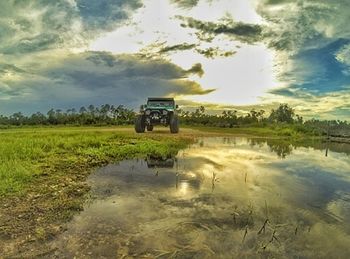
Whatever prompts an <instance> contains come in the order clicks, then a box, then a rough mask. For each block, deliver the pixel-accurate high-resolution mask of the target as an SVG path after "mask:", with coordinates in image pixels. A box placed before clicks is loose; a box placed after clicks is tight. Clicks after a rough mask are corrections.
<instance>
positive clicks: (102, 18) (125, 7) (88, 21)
mask: <svg viewBox="0 0 350 259" xmlns="http://www.w3.org/2000/svg"><path fill="white" fill-rule="evenodd" d="M76 2H77V6H78V9H79V13H80V15H81V17H82V19H83V22H84V25H85V27H86V29H88V30H91V29H92V30H111V29H113V28H114V27H115V25H116V23H119V22H120V21H122V20H127V19H128V18H129V16H130V14H132V13H133V11H134V10H136V9H138V8H140V7H142V6H143V5H142V1H141V0H77V1H76Z"/></svg>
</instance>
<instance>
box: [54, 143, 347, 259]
mask: <svg viewBox="0 0 350 259" xmlns="http://www.w3.org/2000/svg"><path fill="white" fill-rule="evenodd" d="M303 145H304V146H299V147H297V146H292V145H290V144H288V143H287V144H286V143H279V142H276V141H274V140H269V141H266V140H256V139H255V140H254V139H247V138H202V139H199V141H198V143H197V144H195V145H192V146H191V147H189V148H188V149H185V150H183V151H181V152H179V154H178V155H177V156H176V157H174V158H171V157H168V158H163V159H156V158H154V157H148V158H147V159H145V160H127V161H123V162H121V163H119V164H117V165H109V166H107V167H104V168H101V169H100V170H98V171H97V172H96V173H94V174H93V175H91V177H90V178H89V182H90V184H91V186H92V192H91V193H92V196H93V199H92V200H91V202H89V203H88V204H87V205H86V206H85V209H84V211H83V212H82V213H81V214H79V215H77V216H76V217H75V218H74V219H73V220H72V222H70V223H69V225H68V230H67V231H66V232H65V233H64V234H63V235H62V236H60V237H59V239H58V240H56V241H55V242H54V244H53V246H54V247H56V248H57V252H56V255H57V256H58V257H74V256H75V257H78V258H80V257H86V256H90V257H108V258H110V257H114V258H123V257H124V258H128V257H136V258H143V257H145V258H169V257H173V258H213V257H215V258H218V257H219V258H232V256H234V257H247V256H249V257H278V258H281V257H302V258H305V257H316V258H347V257H348V256H349V255H350V159H349V158H350V157H349V154H350V151H349V146H346V145H337V144H333V145H331V146H329V150H328V154H327V157H325V150H326V149H325V148H326V147H325V145H324V144H322V143H314V144H311V145H306V144H303Z"/></svg>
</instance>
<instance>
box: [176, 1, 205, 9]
mask: <svg viewBox="0 0 350 259" xmlns="http://www.w3.org/2000/svg"><path fill="white" fill-rule="evenodd" d="M171 2H172V3H174V4H177V5H178V6H179V7H182V8H185V9H189V8H192V7H194V6H196V5H197V4H198V2H199V0H171Z"/></svg>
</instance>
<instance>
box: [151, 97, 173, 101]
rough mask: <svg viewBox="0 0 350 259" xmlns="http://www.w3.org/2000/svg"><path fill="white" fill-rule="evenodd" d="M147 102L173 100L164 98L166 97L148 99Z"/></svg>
mask: <svg viewBox="0 0 350 259" xmlns="http://www.w3.org/2000/svg"><path fill="white" fill-rule="evenodd" d="M148 101H174V98H166V97H149V98H148Z"/></svg>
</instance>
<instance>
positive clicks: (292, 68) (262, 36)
mask: <svg viewBox="0 0 350 259" xmlns="http://www.w3.org/2000/svg"><path fill="white" fill-rule="evenodd" d="M0 1H1V8H0V114H9V113H13V112H17V111H22V112H24V113H32V112H36V111H42V112H45V111H47V110H48V109H49V108H51V107H54V108H61V109H67V108H72V107H75V108H79V107H80V106H83V105H85V106H87V105H89V104H94V105H100V104H103V103H110V104H124V105H126V106H128V107H137V106H139V104H141V103H143V102H144V100H145V99H146V98H147V96H174V97H176V99H177V100H178V102H179V103H180V104H181V106H182V107H183V108H186V107H187V108H190V107H197V106H199V105H205V106H206V107H208V109H212V110H223V109H237V110H239V111H249V110H250V109H252V108H256V109H261V108H263V109H267V110H270V109H271V108H272V107H275V106H276V105H277V104H278V103H280V102H287V103H289V104H290V105H292V106H293V107H294V108H295V110H296V111H297V113H299V114H302V115H304V116H306V117H320V118H337V119H349V117H350V116H349V115H350V26H349V21H350V0H332V1H330V0H301V1H298V0H55V1H52V0H0Z"/></svg>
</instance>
